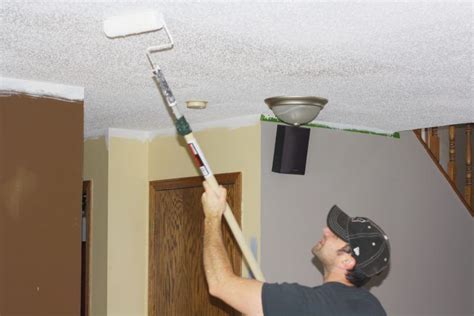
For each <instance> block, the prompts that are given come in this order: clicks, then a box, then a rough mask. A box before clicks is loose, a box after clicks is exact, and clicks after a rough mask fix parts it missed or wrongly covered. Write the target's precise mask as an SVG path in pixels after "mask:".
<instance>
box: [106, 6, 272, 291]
mask: <svg viewBox="0 0 474 316" xmlns="http://www.w3.org/2000/svg"><path fill="white" fill-rule="evenodd" d="M161 29H164V31H165V33H166V36H167V38H168V42H167V43H166V44H162V45H157V46H150V47H148V48H147V49H146V56H147V58H148V61H149V62H150V65H151V68H152V71H153V76H154V78H155V80H156V81H157V82H158V86H159V89H160V92H161V94H162V96H163V99H164V101H165V103H166V105H167V106H168V107H169V108H170V109H171V113H172V114H173V116H174V122H175V125H176V129H177V131H178V134H180V135H181V136H183V137H184V139H185V140H186V143H187V145H188V148H189V150H190V153H191V155H192V156H193V158H194V161H195V163H196V165H197V167H198V168H199V170H200V172H201V174H202V176H203V177H204V178H205V179H206V181H207V182H208V183H209V185H210V186H211V188H213V189H217V188H218V186H219V184H218V183H217V180H216V178H215V177H214V174H213V173H212V171H211V168H210V167H209V164H208V162H207V160H206V158H205V157H204V153H203V152H202V150H201V148H200V146H199V144H198V142H197V140H196V138H195V137H194V136H193V133H192V130H191V127H190V126H189V124H188V122H187V121H186V118H185V117H184V115H183V114H181V113H180V112H179V109H178V107H177V102H176V99H175V97H174V95H173V92H172V91H171V89H170V88H169V86H168V83H167V81H166V79H165V77H164V75H163V72H162V71H161V68H160V67H159V66H158V64H157V63H155V62H154V60H153V58H152V53H155V52H160V51H164V50H168V49H171V48H173V46H174V43H173V39H172V37H171V34H170V33H169V31H168V28H167V27H166V24H165V22H164V19H163V16H162V15H161V14H160V13H159V12H157V11H143V12H134V13H130V14H127V15H123V16H114V17H111V18H108V19H106V20H105V21H104V32H105V35H106V36H107V37H109V38H120V37H126V36H130V35H138V34H142V33H148V32H153V31H158V30H161ZM224 218H225V220H226V222H227V224H228V226H229V228H230V230H231V232H232V234H233V235H234V238H235V240H236V241H237V244H238V245H239V247H240V250H241V251H242V254H243V256H244V258H245V260H246V262H247V264H248V266H249V268H250V271H251V272H252V274H253V275H254V276H255V278H256V279H257V280H259V281H262V282H263V281H265V279H264V277H263V273H262V272H261V270H260V267H259V266H258V264H257V262H256V260H255V258H254V256H253V254H252V252H251V251H250V248H249V247H248V245H247V243H246V242H245V239H244V236H243V234H242V231H241V230H240V227H239V225H238V224H237V221H236V220H235V217H234V214H233V213H232V210H231V208H230V206H229V204H227V205H226V210H225V211H224Z"/></svg>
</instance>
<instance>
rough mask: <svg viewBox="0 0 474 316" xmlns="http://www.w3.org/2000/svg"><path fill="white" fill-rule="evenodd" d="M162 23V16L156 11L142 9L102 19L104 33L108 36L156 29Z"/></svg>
mask: <svg viewBox="0 0 474 316" xmlns="http://www.w3.org/2000/svg"><path fill="white" fill-rule="evenodd" d="M163 25H164V20H163V16H162V15H161V14H160V13H158V12H157V11H142V12H135V13H132V14H128V15H119V16H113V17H110V18H108V19H106V20H105V21H104V33H105V35H106V36H107V37H109V38H115V37H124V36H128V35H134V34H141V33H145V32H151V31H157V30H159V29H161V28H162V27H163Z"/></svg>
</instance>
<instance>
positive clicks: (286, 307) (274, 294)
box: [262, 283, 307, 316]
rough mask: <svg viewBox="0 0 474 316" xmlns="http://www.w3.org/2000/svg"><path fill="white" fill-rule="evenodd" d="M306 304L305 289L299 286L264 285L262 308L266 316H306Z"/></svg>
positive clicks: (283, 284) (284, 284)
mask: <svg viewBox="0 0 474 316" xmlns="http://www.w3.org/2000/svg"><path fill="white" fill-rule="evenodd" d="M306 304H307V302H306V297H305V295H304V287H303V286H301V285H299V284H296V283H292V284H289V283H281V284H277V283H264V284H263V288H262V307H263V314H264V315H265V316H275V315H304V314H305V312H306Z"/></svg>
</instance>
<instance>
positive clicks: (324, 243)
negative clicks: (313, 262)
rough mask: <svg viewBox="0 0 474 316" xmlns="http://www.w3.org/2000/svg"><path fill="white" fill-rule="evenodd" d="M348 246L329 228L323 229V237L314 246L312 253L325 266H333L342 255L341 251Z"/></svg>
mask: <svg viewBox="0 0 474 316" xmlns="http://www.w3.org/2000/svg"><path fill="white" fill-rule="evenodd" d="M347 245H348V244H347V242H345V241H344V240H342V239H341V238H339V237H338V236H337V235H335V234H334V233H333V232H332V231H331V230H330V229H329V228H327V227H325V228H324V229H323V237H322V238H321V240H320V241H319V242H318V243H317V244H316V245H314V247H313V249H311V252H312V253H313V254H314V255H315V256H316V257H318V259H319V261H321V263H323V264H324V265H333V264H334V263H336V259H337V258H338V256H339V255H340V252H341V249H342V248H344V247H346V246H347Z"/></svg>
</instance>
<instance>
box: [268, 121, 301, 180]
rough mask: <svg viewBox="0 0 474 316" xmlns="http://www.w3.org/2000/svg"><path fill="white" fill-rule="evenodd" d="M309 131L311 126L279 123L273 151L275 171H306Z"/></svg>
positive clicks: (287, 172)
mask: <svg viewBox="0 0 474 316" xmlns="http://www.w3.org/2000/svg"><path fill="white" fill-rule="evenodd" d="M309 133H310V129H309V128H304V127H295V126H289V125H278V127H277V134H276V139H275V151H274V153H273V166H272V171H273V172H278V173H286V174H304V173H305V170H306V157H307V154H308V143H309Z"/></svg>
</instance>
